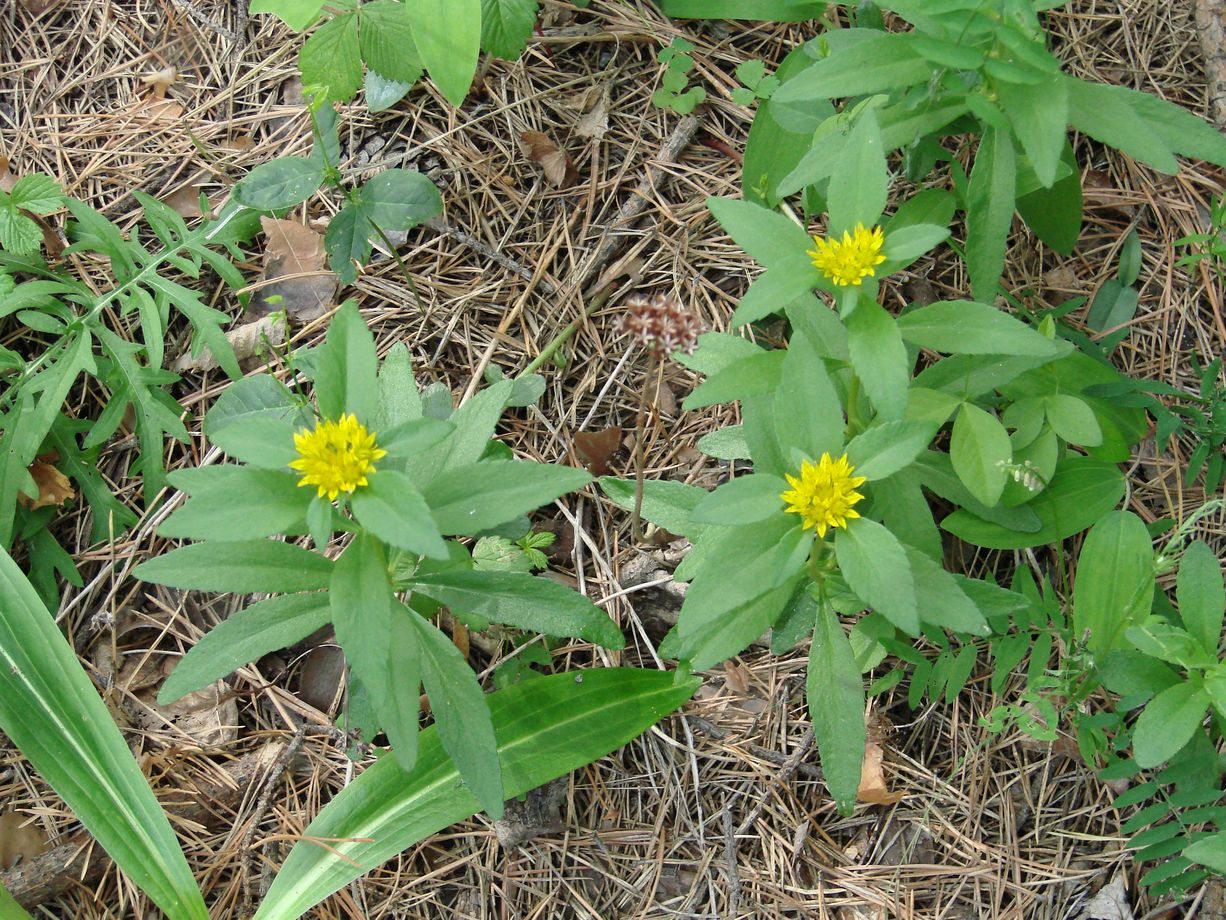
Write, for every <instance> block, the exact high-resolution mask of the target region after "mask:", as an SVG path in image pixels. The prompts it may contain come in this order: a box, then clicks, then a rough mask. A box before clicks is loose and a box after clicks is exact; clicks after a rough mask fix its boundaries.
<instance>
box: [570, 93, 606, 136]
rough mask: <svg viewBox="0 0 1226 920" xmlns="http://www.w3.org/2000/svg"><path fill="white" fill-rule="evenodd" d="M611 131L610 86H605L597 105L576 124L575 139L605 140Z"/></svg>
mask: <svg viewBox="0 0 1226 920" xmlns="http://www.w3.org/2000/svg"><path fill="white" fill-rule="evenodd" d="M608 131H609V84H607V83H606V84H605V85H604V86H603V87H602V89H601V91H600V96H599V98H597V100H596V104H595V105H593V106H592V108H591V110H590V111H589V112H588V113H587V114H586V115H584V116H583V117H582V118H580V119H579V121H578V122H577V123H576V124H575V137H590V138H592V139H593V140H603V139H604V136H605V134H607V133H608Z"/></svg>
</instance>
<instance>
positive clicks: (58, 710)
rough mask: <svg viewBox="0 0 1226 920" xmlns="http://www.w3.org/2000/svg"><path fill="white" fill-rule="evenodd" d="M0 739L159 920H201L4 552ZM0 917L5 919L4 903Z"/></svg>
mask: <svg viewBox="0 0 1226 920" xmlns="http://www.w3.org/2000/svg"><path fill="white" fill-rule="evenodd" d="M0 729H2V730H3V731H4V733H5V734H6V735H8V736H9V737H10V738H11V739H12V740H13V743H14V744H16V745H17V746H18V748H19V749H20V750H21V752H22V754H23V755H24V756H25V758H26V759H27V760H29V762H30V764H31V765H32V766H33V767H34V769H36V770H38V772H39V773H40V774H41V775H42V777H43V779H45V780H46V781H47V782H48V783H50V784H51V786H52V788H54V789H55V791H56V792H57V793H58V794H59V796H60V797H61V798H62V799H63V800H64V802H65V803H66V804H67V805H68V807H69V808H71V809H72V811H73V813H74V814H75V815H76V816H77V817H78V818H79V819H80V820H81V823H82V824H84V825H85V827H86V828H87V829H88V830H89V832H90V833H91V834H92V835H93V836H94V838H95V839H96V840H97V841H98V843H99V844H101V845H102V847H103V848H104V849H105V850H106V851H107V854H108V855H109V856H110V857H111V858H112V859H113V860H114V861H115V864H116V865H117V866H118V867H119V868H120V870H122V871H123V873H124V874H125V875H127V876H128V877H129V878H130V879H131V880H132V882H133V883H135V884H136V885H138V886H139V887H140V889H141V890H142V891H144V892H145V893H146V894H147V895H148V896H149V898H150V899H151V900H152V901H153V902H154V903H155V904H157V905H158V906H159V907H160V908H161V909H162V910H163V911H164V912H165V914H166V916H167V917H169V918H171V920H206V918H207V917H208V911H207V910H206V909H205V906H204V901H203V899H202V898H201V897H200V891H199V889H198V888H197V887H196V882H195V879H194V878H193V877H192V873H191V870H190V869H189V868H188V865H187V860H185V859H184V858H183V853H182V851H181V850H180V849H179V843H178V841H177V840H176V839H175V835H174V831H172V830H171V827H170V822H169V821H167V819H166V816H165V815H164V814H163V813H162V809H161V806H160V805H159V804H158V801H157V799H156V798H155V797H154V795H153V792H152V791H151V790H150V789H149V784H148V782H147V781H146V779H145V777H144V775H143V774H142V773H141V771H140V767H139V766H137V763H136V761H135V760H134V759H133V758H132V752H131V751H129V750H128V745H127V742H126V741H125V740H124V738H123V736H122V735H121V734H120V733H119V729H117V728H116V727H115V723H114V721H113V720H112V718H111V714H110V713H109V712H108V711H107V708H106V706H105V705H104V704H103V702H102V700H101V699H100V698H99V696H98V691H97V690H96V689H94V685H93V684H92V683H91V682H90V679H89V677H88V676H87V675H86V673H85V671H84V670H82V668H81V665H80V664H79V663H78V662H77V656H76V653H75V652H74V651H73V648H72V646H71V645H70V644H69V643H68V641H67V640H66V639H65V638H64V636H63V634H62V633H61V632H60V631H59V629H58V628H57V627H56V625H55V620H54V618H53V617H52V615H51V612H50V611H49V610H47V608H46V607H45V606H44V605H43V603H42V601H41V600H39V597H38V594H37V593H36V592H35V590H34V587H33V586H32V585H31V584H30V582H29V581H28V580H27V579H26V577H25V576H24V575H23V574H22V573H21V570H20V569H19V568H17V564H16V563H15V562H13V560H12V558H11V557H10V556H9V555H8V553H6V552H4V551H3V550H0ZM10 903H11V901H10ZM0 915H3V916H5V917H9V916H13V914H12V912H11V909H9V908H5V906H4V902H3V900H0Z"/></svg>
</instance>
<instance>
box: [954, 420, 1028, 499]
mask: <svg viewBox="0 0 1226 920" xmlns="http://www.w3.org/2000/svg"><path fill="white" fill-rule="evenodd" d="M1012 457H1013V444H1012V443H1011V442H1010V440H1009V433H1008V432H1007V431H1005V426H1004V425H1002V424H1001V423H1000V421H999V419H997V418H996V416H995V415H992V414H991V413H989V412H985V411H984V410H983V409H980V408H979V407H978V406H976V405H974V404H973V403H963V404H962V408H961V409H960V410H958V416H957V418H955V419H954V428H953V433H952V434H951V436H950V439H949V458H950V460H951V461H952V462H953V465H954V472H955V473H957V474H958V478H959V479H961V480H962V484H963V485H965V486H966V487H967V489H969V490H970V493H971V494H972V495H974V496H975V498H977V499H978V500H979V501H981V502H983V503H984V504H985V505H989V506H990V505H995V504H996V503H997V502H998V501H999V500H1000V494H1001V492H1003V491H1004V489H1005V482H1006V480H1008V478H1009V473H1008V470H1007V469H1006V464H1008V463H1009V462H1010V460H1011V459H1012Z"/></svg>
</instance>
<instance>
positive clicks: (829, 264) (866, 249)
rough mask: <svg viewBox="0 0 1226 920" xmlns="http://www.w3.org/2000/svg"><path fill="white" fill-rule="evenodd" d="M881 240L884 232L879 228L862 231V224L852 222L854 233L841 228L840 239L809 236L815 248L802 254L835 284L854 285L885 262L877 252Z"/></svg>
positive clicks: (883, 238) (883, 237) (873, 272)
mask: <svg viewBox="0 0 1226 920" xmlns="http://www.w3.org/2000/svg"><path fill="white" fill-rule="evenodd" d="M884 243H885V234H884V233H882V231H881V228H880V227H873V229H872V230H866V229H864V225H863V224H856V229H855V232H854V233H848V232H847V231H846V230H844V231H843V238H842V239H838V238H837V237H836V238H822V237H820V236H815V237H813V244H814V246H815V247H816V248H815V249H811V250H809V251H808V252H807V253H806V255H808V256H811V257H812V258H813V264H814V265H815V266H816V267H817V268H818V269H819V270H820V271H821V273H822V274H823V275H825V276H826V277H827V278H829V279H830V280H831V281H833V282H834V283H835V284H837V285H838V286H839V287H847V286H849V285H857V286H858V285H859V284H860V282H861V281H863V280H864V279H865V278H866V277H871V276H872V275H875V274H876V272H875V270H874V269H875V267H876V266H878V265H880V264H881V263H882V262H884V261H885V256H883V255H882V254H881V247H882V245H883V244H884Z"/></svg>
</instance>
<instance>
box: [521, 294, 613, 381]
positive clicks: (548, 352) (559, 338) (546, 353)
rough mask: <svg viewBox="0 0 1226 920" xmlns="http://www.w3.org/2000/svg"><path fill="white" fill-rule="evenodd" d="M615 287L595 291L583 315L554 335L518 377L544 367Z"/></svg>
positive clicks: (603, 302) (599, 307)
mask: <svg viewBox="0 0 1226 920" xmlns="http://www.w3.org/2000/svg"><path fill="white" fill-rule="evenodd" d="M616 287H617V285H616V284H613V283H610V284H607V285H605V286H604V287H603V288H601V289H600V290H599V291H597V292H596V293H595V294H594V295H593V296H592V300H591V302H590V303H589V304H588V305H587V306H586V307H584V308H583V313H582V314H580V315H579V317H578V318H577V319H575V320H574V321H573V322H572V323H570V325H568V326H567V327H566V328H565V329H563V330H562V331H561V332H559V333H558V334H557V335H555V336H554V337H553V339H552V340H551V341H550V342H549V344H548V345H546V346H545V348H544V349H543V350H542V351H541V353H540V354H539V355H537V356H536V357H535V358H533V359H532V360H531V361H530V362H528V366H527V367H525V368H524V369H523V370H522V371H520V373H519V376H520V377H526V376H527V375H528V374H533V373H536V371H538V370H540V368H541V367H542V366H544V364H545V362H546V361H549V360H550V359H551V358H553V356H554V354H555V353H556V352H557V350H558V349H559V348H561V347H562V346H563V345H565V344H566V341H567V340H568V339H569V338H570V337H571V336H572V335H574V334H575V333H576V332H578V331H579V327H580V326H582V325H583V324H584V323H585V322H587V320H588V319H589V318H590V317H591V316H592V314H594V313H596V312H597V311H598V310H600V309H601V308H603V307H604V305H605V304H607V303H608V302H609V298H610V297H612V296H613V291H614V290H616Z"/></svg>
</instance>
